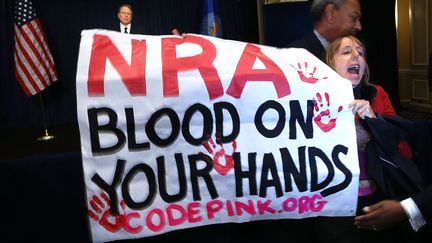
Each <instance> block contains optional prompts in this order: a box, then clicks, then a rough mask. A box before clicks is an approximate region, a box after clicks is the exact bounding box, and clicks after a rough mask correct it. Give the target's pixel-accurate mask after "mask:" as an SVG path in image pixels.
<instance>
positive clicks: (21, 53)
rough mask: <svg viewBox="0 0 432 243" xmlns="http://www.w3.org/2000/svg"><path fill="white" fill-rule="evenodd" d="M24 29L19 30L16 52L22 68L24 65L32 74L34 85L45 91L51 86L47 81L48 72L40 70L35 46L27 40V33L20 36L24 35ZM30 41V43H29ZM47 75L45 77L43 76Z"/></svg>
mask: <svg viewBox="0 0 432 243" xmlns="http://www.w3.org/2000/svg"><path fill="white" fill-rule="evenodd" d="M22 32H23V30H22V28H21V29H20V30H18V32H16V33H17V35H16V36H15V38H17V41H16V42H15V51H16V54H17V58H18V59H19V60H20V61H21V66H22V65H24V66H25V67H26V69H27V71H28V72H29V73H30V75H31V77H32V79H33V80H34V84H36V85H37V86H39V88H41V89H43V87H44V86H46V85H49V80H48V82H47V81H46V78H47V76H46V70H44V69H43V68H42V69H40V62H39V60H38V58H37V55H38V54H36V53H35V51H36V50H34V46H33V45H32V43H31V41H30V39H28V38H25V37H26V36H25V33H23V34H22V35H20V34H19V33H22ZM28 41H30V43H29V42H28ZM41 72H43V73H44V74H45V77H44V75H43V74H41Z"/></svg>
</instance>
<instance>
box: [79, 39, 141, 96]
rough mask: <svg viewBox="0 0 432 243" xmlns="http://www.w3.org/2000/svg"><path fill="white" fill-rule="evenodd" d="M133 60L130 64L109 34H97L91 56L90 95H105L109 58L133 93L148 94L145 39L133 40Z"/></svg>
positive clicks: (88, 81) (88, 83)
mask: <svg viewBox="0 0 432 243" xmlns="http://www.w3.org/2000/svg"><path fill="white" fill-rule="evenodd" d="M131 57H132V60H131V62H130V63H131V64H130V65H129V64H128V63H127V62H126V60H125V58H124V57H123V55H122V54H121V53H120V51H119V50H118V49H117V47H116V46H115V45H114V43H113V42H112V41H111V40H110V39H109V37H107V36H103V35H95V36H94V40H93V47H92V52H91V57H90V64H89V72H88V80H87V87H88V93H89V96H104V95H105V91H104V76H105V66H106V61H107V59H109V60H110V62H111V64H112V66H113V67H114V68H115V69H116V70H117V72H118V74H119V75H120V77H121V79H122V80H123V83H124V84H125V86H126V87H127V89H128V90H129V93H130V94H131V95H146V84H145V59H146V42H145V40H132V55H131Z"/></svg>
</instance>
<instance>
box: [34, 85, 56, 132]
mask: <svg viewBox="0 0 432 243" xmlns="http://www.w3.org/2000/svg"><path fill="white" fill-rule="evenodd" d="M41 93H42V92H39V94H38V95H39V103H40V107H41V112H42V122H43V126H44V130H45V133H44V134H43V135H42V136H40V137H38V138H37V140H38V141H47V140H51V139H54V135H51V134H49V132H48V127H47V123H46V118H45V108H44V104H43V100H42V94H41Z"/></svg>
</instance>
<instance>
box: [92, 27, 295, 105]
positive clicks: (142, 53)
mask: <svg viewBox="0 0 432 243" xmlns="http://www.w3.org/2000/svg"><path fill="white" fill-rule="evenodd" d="M184 43H192V44H196V45H199V46H200V47H201V48H202V52H201V53H200V54H197V55H194V56H187V57H177V51H176V46H178V45H181V44H184ZM131 45H132V48H131V50H132V53H131V62H130V65H129V64H128V62H127V61H126V60H125V57H124V56H123V55H122V53H121V52H120V50H119V49H118V48H117V47H116V45H115V44H114V43H113V42H112V40H111V39H110V38H109V37H108V36H104V35H94V40H93V46H92V52H91V56H90V63H89V71H88V80H87V87H88V95H89V96H104V95H105V91H104V82H105V80H104V77H105V71H106V70H105V68H106V62H107V60H109V61H110V62H111V64H112V66H113V67H114V69H115V70H116V71H117V72H118V74H119V76H120V78H121V80H122V81H123V83H124V85H125V86H126V88H127V89H128V91H129V93H130V94H131V95H132V96H145V95H146V79H145V76H146V73H145V69H146V54H147V44H146V41H145V40H135V39H132V40H131ZM161 45H162V53H161V60H162V82H163V96H164V97H175V96H179V84H178V73H179V72H181V71H189V70H196V69H197V70H198V71H199V72H200V74H201V77H202V79H203V81H204V83H205V85H206V88H207V92H208V95H209V98H210V99H211V100H213V99H216V98H218V97H221V96H223V95H224V89H223V86H222V81H221V79H220V77H219V74H218V71H217V69H216V67H215V66H214V64H213V62H214V60H215V58H216V56H217V49H216V47H215V45H214V44H213V43H212V42H211V41H209V40H208V39H206V38H202V37H199V36H193V35H188V36H186V37H184V38H178V37H167V38H162V39H161ZM257 59H259V60H261V62H262V63H263V64H264V66H265V68H264V69H253V65H254V63H255V61H256V60H257ZM250 81H255V82H256V81H259V82H272V83H273V85H274V87H275V89H276V93H277V95H278V98H281V97H284V96H287V95H289V94H290V93H291V89H290V86H289V83H288V80H287V78H286V77H285V75H284V73H283V72H282V70H281V69H280V68H279V67H278V65H277V64H276V63H275V62H273V61H272V60H271V59H270V58H269V57H268V56H266V55H265V54H264V53H262V52H261V49H260V48H259V47H258V46H255V45H253V44H247V45H246V46H245V48H244V50H243V53H242V55H241V57H240V60H239V62H238V63H237V67H236V70H235V73H234V76H233V78H232V80H231V83H230V85H229V87H228V89H227V91H226V94H228V95H230V96H232V97H235V98H240V97H241V94H242V92H243V89H244V87H245V85H246V83H247V82H250Z"/></svg>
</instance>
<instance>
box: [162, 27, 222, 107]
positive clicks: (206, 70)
mask: <svg viewBox="0 0 432 243" xmlns="http://www.w3.org/2000/svg"><path fill="white" fill-rule="evenodd" d="M186 42H187V43H193V44H197V45H199V46H200V47H201V48H202V50H203V51H202V53H201V54H198V55H195V56H190V57H177V56H176V46H177V45H181V44H183V43H186ZM216 54H217V52H216V47H215V46H214V45H213V43H211V41H209V40H207V39H204V38H201V37H198V36H192V35H191V36H186V37H184V38H162V78H163V92H164V97H167V96H178V95H179V88H178V76H177V74H178V72H179V71H188V70H194V69H198V71H199V72H200V74H201V77H202V78H203V80H204V83H205V85H206V87H207V92H208V94H209V97H210V99H216V98H218V97H220V96H222V95H223V87H222V82H221V80H220V78H219V75H218V72H217V70H216V67H215V66H214V65H213V61H214V59H215V58H216Z"/></svg>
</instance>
